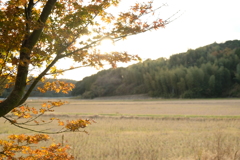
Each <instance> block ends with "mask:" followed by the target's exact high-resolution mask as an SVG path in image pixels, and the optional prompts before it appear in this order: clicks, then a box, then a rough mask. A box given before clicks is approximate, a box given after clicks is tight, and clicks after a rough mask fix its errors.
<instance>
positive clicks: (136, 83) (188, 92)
mask: <svg viewBox="0 0 240 160" xmlns="http://www.w3.org/2000/svg"><path fill="white" fill-rule="evenodd" d="M239 50H240V41H238V40H234V41H227V42H225V43H221V44H217V43H213V44H210V45H207V46H204V47H200V48H197V49H195V50H192V49H190V50H188V51H187V52H186V53H180V54H175V55H172V56H171V57H170V58H169V59H164V58H159V59H157V60H150V59H148V60H146V61H144V62H142V63H138V64H134V65H131V66H129V67H127V68H118V69H110V70H105V71H101V72H99V73H97V74H95V75H93V76H91V77H87V78H85V79H83V80H82V81H80V82H78V83H77V84H76V88H75V89H74V90H73V92H72V94H73V95H75V96H76V95H84V96H83V98H86V97H89V95H91V96H90V97H91V98H93V97H101V96H111V95H124V94H125V95H128V94H143V93H145V94H146V93H148V94H149V95H150V96H152V97H165V98H171V97H176V98H180V97H181V98H208V97H228V96H231V97H235V96H239V92H238V89H236V86H237V85H236V84H240V63H239V61H240V56H239V55H240V54H239ZM86 84H87V85H86ZM82 88H84V89H82ZM90 93H91V94H90ZM85 95H86V96H85Z"/></svg>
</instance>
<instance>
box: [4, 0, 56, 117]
mask: <svg viewBox="0 0 240 160" xmlns="http://www.w3.org/2000/svg"><path fill="white" fill-rule="evenodd" d="M55 3H56V0H48V1H47V3H46V5H45V7H44V8H43V10H42V13H41V15H40V17H39V20H38V22H39V25H40V26H41V27H39V28H38V29H36V30H34V31H33V32H32V33H31V34H30V35H29V36H28V35H26V37H25V39H24V40H23V43H22V46H21V50H20V59H19V65H18V69H17V77H16V82H15V86H14V89H13V91H12V92H11V94H10V95H9V96H8V97H7V99H6V100H5V101H3V102H2V103H0V117H2V116H4V115H6V114H7V113H8V112H10V111H11V110H12V109H13V108H15V107H17V106H18V104H19V102H20V101H21V99H22V97H23V96H24V90H25V87H26V80H27V76H28V68H29V62H30V53H31V51H32V49H33V47H34V46H35V44H36V43H37V41H38V39H39V37H40V35H41V33H42V30H43V27H44V24H45V22H46V20H47V18H48V17H49V15H50V13H51V11H52V9H53V7H54V5H55Z"/></svg>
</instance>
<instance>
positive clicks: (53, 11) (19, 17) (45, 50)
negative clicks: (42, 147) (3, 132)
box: [0, 0, 169, 158]
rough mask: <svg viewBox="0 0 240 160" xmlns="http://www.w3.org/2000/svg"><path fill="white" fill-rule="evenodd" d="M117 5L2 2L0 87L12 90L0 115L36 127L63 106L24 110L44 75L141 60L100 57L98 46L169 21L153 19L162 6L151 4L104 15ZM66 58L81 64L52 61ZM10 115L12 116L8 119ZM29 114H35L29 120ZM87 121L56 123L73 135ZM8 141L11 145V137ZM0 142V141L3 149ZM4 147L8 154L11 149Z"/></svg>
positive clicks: (78, 0) (52, 86)
mask: <svg viewBox="0 0 240 160" xmlns="http://www.w3.org/2000/svg"><path fill="white" fill-rule="evenodd" d="M119 3H120V0H84V1H83V0H68V1H64V0H7V1H0V8H1V10H0V82H1V86H2V87H5V88H7V87H12V88H13V90H12V92H11V94H10V95H9V96H8V97H7V98H6V99H5V100H4V101H2V102H1V103H0V117H4V118H5V119H7V120H8V121H9V122H10V123H11V124H13V125H16V126H18V127H22V125H24V124H25V122H24V123H23V122H21V123H20V122H19V121H18V119H22V118H28V119H29V120H27V121H26V123H30V122H33V123H36V124H38V123H39V122H38V121H37V120H36V118H38V117H39V116H41V115H42V114H43V113H45V112H46V111H51V109H50V108H51V107H52V106H58V104H59V103H60V104H61V105H62V103H63V102H48V103H49V104H48V105H46V104H43V107H46V106H48V107H47V108H46V109H43V108H41V110H40V111H37V110H36V109H33V108H29V107H28V106H26V104H25V101H26V100H27V98H28V96H29V95H30V93H31V92H32V90H33V89H34V87H35V86H36V84H37V83H38V82H39V81H44V79H45V76H46V75H53V76H54V77H55V78H56V77H57V76H58V75H59V74H61V73H63V72H64V71H67V70H72V69H75V68H79V67H84V66H92V67H102V66H103V63H104V62H108V63H110V64H111V65H112V66H113V67H116V63H117V62H128V61H131V60H140V58H139V57H138V56H137V55H129V54H128V53H126V52H111V53H101V52H100V51H99V50H98V49H97V48H96V46H97V45H99V44H100V42H101V40H103V39H105V38H110V39H112V41H114V42H116V41H119V40H122V39H125V38H126V37H127V36H131V35H136V34H140V33H144V32H146V31H149V30H153V29H155V30H157V29H159V28H161V27H165V25H166V24H167V23H169V21H167V20H162V19H160V18H158V17H155V16H154V14H155V12H157V11H158V10H159V9H160V8H161V7H158V8H153V3H152V2H147V3H142V4H140V3H136V4H135V5H133V6H132V7H131V8H129V10H128V11H126V12H120V13H119V14H118V15H113V14H112V13H109V12H108V9H109V8H110V7H112V6H117V5H118V4H119ZM146 15H149V16H146ZM146 17H151V18H146ZM64 58H71V59H72V60H73V61H75V62H78V64H79V65H78V66H69V68H68V69H66V70H61V69H60V68H58V67H59V66H57V65H56V63H57V62H58V61H59V60H61V59H64ZM39 70H40V72H38V74H37V75H35V76H33V73H36V71H39ZM27 85H29V87H26V86H27ZM73 87H74V86H73V85H72V84H64V83H63V82H61V81H56V82H52V83H46V84H45V85H44V88H38V89H39V90H40V91H41V92H45V91H47V90H55V91H56V92H60V91H62V92H65V93H67V92H68V91H69V90H71V89H72V88H73ZM56 103H57V104H56ZM45 105H46V106H45ZM49 105H50V106H49ZM9 112H11V114H13V115H14V116H15V117H11V116H10V118H9V117H7V116H6V115H7V114H8V113H9ZM29 112H30V113H31V114H34V115H36V116H35V117H32V116H31V114H30V113H29ZM43 123H44V122H43ZM89 123H90V122H89V121H87V120H81V119H80V120H76V121H69V122H68V123H67V124H64V123H63V122H61V121H60V120H59V124H60V125H65V129H66V131H77V130H78V129H79V128H84V127H85V126H86V125H87V124H89ZM23 128H25V127H23ZM25 129H26V128H25ZM10 139H11V141H12V139H13V138H11V137H10ZM15 139H16V138H15ZM17 139H19V138H17ZM18 141H19V140H18ZM20 141H21V142H22V141H24V138H22V139H20ZM39 141H40V140H39ZM10 143H11V142H10ZM4 144H5V142H3V141H1V145H4ZM8 149H9V150H11V147H10V148H9V147H8ZM22 149H23V150H25V149H26V148H22ZM1 153H2V155H5V156H7V157H9V156H10V158H11V155H12V154H11V153H9V154H8V152H7V151H6V150H4V151H3V152H1Z"/></svg>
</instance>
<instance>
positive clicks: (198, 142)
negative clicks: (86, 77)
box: [0, 100, 240, 160]
mask: <svg viewBox="0 0 240 160" xmlns="http://www.w3.org/2000/svg"><path fill="white" fill-rule="evenodd" d="M31 104H32V105H35V106H36V107H38V106H40V104H41V101H39V100H38V101H32V102H31ZM239 104H240V100H234V101H231V100H216V101H215V100H210V101H208V100H193V101H191V100H188V101H176V100H175V101H146V102H145V101H134V102H132V101H129V102H125V101H124V102H121V101H118V102H113V101H110V102H101V101H77V100H72V103H71V104H69V105H66V106H63V107H61V108H59V109H56V113H57V114H59V115H61V118H62V119H65V120H67V119H71V118H73V119H74V118H81V117H82V115H81V114H80V113H84V114H87V115H89V116H90V115H101V114H115V116H116V115H118V116H116V117H101V116H96V118H95V120H96V121H97V123H96V124H93V125H90V126H89V127H88V128H86V130H87V131H88V132H89V133H90V135H87V134H84V133H65V134H60V135H54V136H52V137H53V139H52V141H54V142H59V143H64V144H69V145H70V146H71V149H70V150H69V152H70V153H71V154H73V155H74V156H75V158H76V159H77V160H240V119H239V118H236V117H233V118H231V116H237V115H238V116H239V115H240V114H239V113H240V109H239V107H240V105H239ZM63 113H64V115H62V114H63ZM66 114H67V115H74V117H68V116H66ZM160 114H161V115H166V116H168V118H161V117H157V118H156V117H155V118H153V117H154V116H155V115H160ZM121 115H131V116H130V117H121ZM137 115H145V116H146V117H136V116H137ZM153 115H154V116H153ZM175 115H182V116H185V115H197V117H192V118H176V116H175ZM201 115H203V117H201ZM171 116H172V118H171ZM204 116H206V117H204ZM209 116H210V118H209ZM211 116H212V117H211ZM215 116H220V117H221V116H229V117H230V118H222V119H221V118H219V117H218V118H215ZM134 117H135V118H134ZM44 118H47V117H44ZM48 118H49V117H48ZM0 123H1V128H0V133H1V134H0V138H6V136H7V135H9V134H13V133H14V134H19V133H29V132H26V131H25V130H21V129H18V128H16V127H14V126H11V125H9V124H6V123H4V121H3V120H2V119H0ZM53 126H54V125H53V124H51V125H50V126H40V128H39V129H46V128H49V129H52V130H55V128H54V127H53ZM41 127H42V128H41ZM63 136H64V138H63ZM42 145H47V144H42Z"/></svg>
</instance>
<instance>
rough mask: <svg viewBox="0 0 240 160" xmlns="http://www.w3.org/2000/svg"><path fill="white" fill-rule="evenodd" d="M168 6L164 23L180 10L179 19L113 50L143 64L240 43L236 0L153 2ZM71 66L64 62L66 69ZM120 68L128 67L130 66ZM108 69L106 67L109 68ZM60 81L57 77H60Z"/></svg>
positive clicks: (87, 71) (80, 72)
mask: <svg viewBox="0 0 240 160" xmlns="http://www.w3.org/2000/svg"><path fill="white" fill-rule="evenodd" d="M140 1H145V2H148V1H149V0H136V1H133V0H131V1H129V0H122V2H121V3H122V4H121V5H120V6H119V8H122V7H123V8H126V9H127V7H126V6H128V5H131V4H134V2H140ZM163 3H167V4H168V6H166V7H164V8H162V9H161V14H160V16H162V19H163V20H164V19H166V18H168V17H170V16H171V15H173V14H174V13H176V12H177V11H178V10H180V14H178V16H180V15H181V14H182V13H183V14H182V15H181V16H180V17H179V18H178V19H176V20H175V21H173V22H172V23H170V24H169V25H167V26H166V28H163V29H159V30H157V31H151V32H148V33H143V34H140V35H136V36H132V37H129V38H127V40H124V41H122V42H118V43H116V44H115V47H116V50H122V51H127V52H128V53H130V54H138V55H139V56H140V57H141V58H142V59H143V60H145V59H148V58H150V59H157V58H160V57H166V58H169V56H170V55H172V54H177V53H182V52H186V51H187V50H188V49H190V48H191V49H195V48H198V47H201V46H205V45H208V44H211V43H214V42H217V43H221V42H225V41H227V40H235V39H240V38H239V37H240V14H239V11H238V10H239V6H240V1H239V0H228V1H226V0H198V1H196V0H195V1H193V0H181V1H180V0H155V2H154V4H158V5H161V4H163ZM67 63H69V65H71V63H72V62H68V61H65V65H66V64H67ZM130 64H132V63H129V64H125V65H119V66H127V65H130ZM108 67H109V66H106V68H108ZM98 71H99V70H96V69H95V68H82V69H76V70H74V71H69V72H66V73H65V74H64V76H62V77H64V78H67V79H74V80H81V79H82V78H84V77H86V76H90V75H92V74H95V73H97V72H98ZM59 78H60V77H59Z"/></svg>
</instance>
